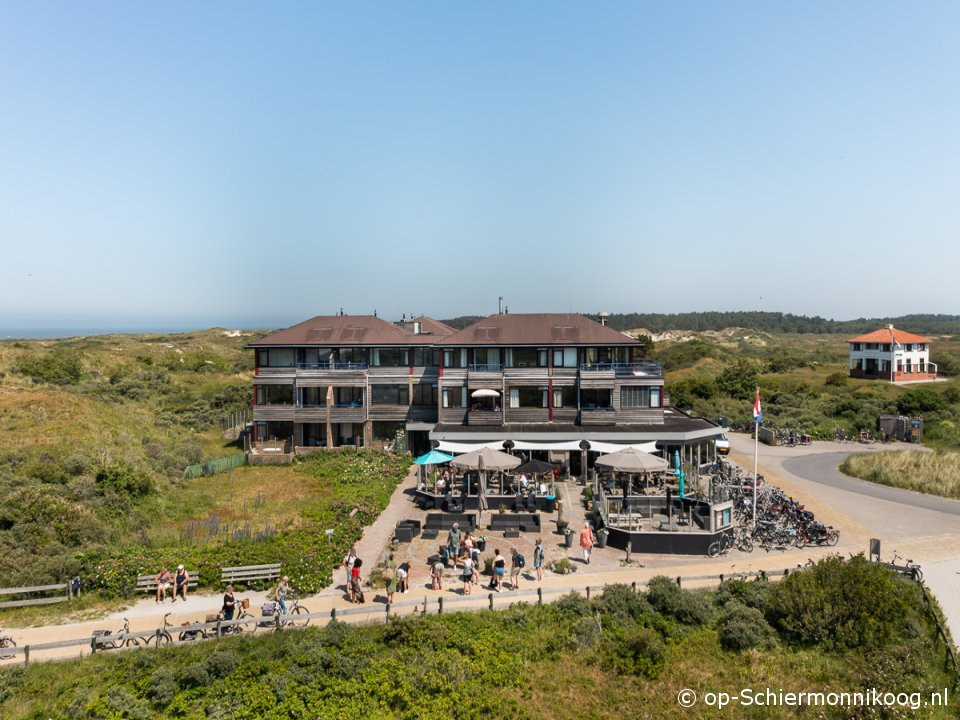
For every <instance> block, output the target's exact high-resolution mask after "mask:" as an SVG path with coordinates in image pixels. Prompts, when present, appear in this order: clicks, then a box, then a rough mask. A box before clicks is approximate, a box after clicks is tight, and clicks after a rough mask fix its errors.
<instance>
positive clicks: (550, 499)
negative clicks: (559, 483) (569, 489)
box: [543, 495, 557, 513]
mask: <svg viewBox="0 0 960 720" xmlns="http://www.w3.org/2000/svg"><path fill="white" fill-rule="evenodd" d="M556 509H557V496H556V495H547V506H546V507H545V508H544V509H543V511H544V512H548V513H552V512H553V511H554V510H556Z"/></svg>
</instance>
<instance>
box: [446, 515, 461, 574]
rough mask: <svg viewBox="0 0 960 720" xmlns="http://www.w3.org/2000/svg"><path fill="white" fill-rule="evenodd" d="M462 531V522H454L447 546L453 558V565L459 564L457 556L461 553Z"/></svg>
mask: <svg viewBox="0 0 960 720" xmlns="http://www.w3.org/2000/svg"><path fill="white" fill-rule="evenodd" d="M462 537H463V536H462V534H461V532H460V523H454V524H453V527H452V528H450V534H449V535H448V536H447V548H448V554H449V556H450V558H451V559H452V560H453V566H454V567H456V566H457V558H458V557H459V555H460V541H461V539H462Z"/></svg>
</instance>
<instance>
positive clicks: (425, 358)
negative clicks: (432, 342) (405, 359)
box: [413, 348, 442, 367]
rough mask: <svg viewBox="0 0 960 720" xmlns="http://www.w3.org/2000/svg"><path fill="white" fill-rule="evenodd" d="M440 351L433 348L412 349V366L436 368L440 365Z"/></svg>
mask: <svg viewBox="0 0 960 720" xmlns="http://www.w3.org/2000/svg"><path fill="white" fill-rule="evenodd" d="M441 352H442V351H441V350H434V349H433V348H414V349H413V366H414V367H436V366H437V365H439V364H440V354H441Z"/></svg>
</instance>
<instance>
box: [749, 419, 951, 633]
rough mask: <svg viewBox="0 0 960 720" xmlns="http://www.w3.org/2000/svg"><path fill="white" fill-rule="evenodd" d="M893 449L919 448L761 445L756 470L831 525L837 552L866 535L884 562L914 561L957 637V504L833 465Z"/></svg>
mask: <svg viewBox="0 0 960 720" xmlns="http://www.w3.org/2000/svg"><path fill="white" fill-rule="evenodd" d="M730 440H731V446H732V448H733V451H734V459H735V460H736V461H737V462H738V463H739V464H740V465H742V466H743V467H753V440H752V438H749V437H747V436H746V435H742V434H737V433H731V435H730ZM894 449H895V450H920V451H926V450H925V449H924V448H918V447H917V446H916V445H907V444H904V443H893V444H892V445H853V444H850V443H834V442H817V443H814V444H813V445H812V446H809V447H797V448H786V447H770V446H767V445H763V444H761V445H760V448H759V465H760V473H761V474H762V475H764V476H765V478H766V479H767V480H768V481H769V482H772V483H773V484H775V485H779V486H780V487H782V488H783V489H784V490H785V491H787V492H789V493H790V494H791V495H794V496H796V497H797V498H799V499H800V500H801V502H804V503H805V504H806V505H807V507H808V508H809V509H811V510H813V511H814V512H815V513H816V514H817V518H818V519H823V521H824V522H826V523H827V524H830V525H833V526H834V527H836V528H838V529H839V530H840V532H841V541H840V545H839V547H838V549H839V550H840V551H843V552H863V553H868V552H869V542H870V539H871V538H878V539H879V540H880V542H881V555H882V557H883V559H885V560H890V559H892V558H893V555H894V553H895V552H896V554H898V555H900V556H901V557H903V558H910V559H912V560H914V561H915V562H918V563H920V564H921V565H922V566H923V576H924V580H925V581H926V583H927V585H928V586H929V587H930V589H931V590H932V591H933V593H934V594H935V595H936V597H937V600H938V602H939V603H940V606H941V607H942V608H943V612H944V615H945V616H946V619H947V624H948V625H949V626H950V628H951V633H952V634H953V636H954V638H957V637H960V574H958V571H960V501H957V500H949V499H946V498H941V497H937V496H932V495H924V494H922V493H916V492H912V491H910V490H901V489H899V488H891V487H887V486H886V485H877V484H875V483H870V482H866V481H864V480H860V479H857V478H851V477H848V476H846V475H844V474H843V473H841V472H840V471H839V470H838V469H837V466H838V465H839V464H840V462H842V461H843V459H844V458H846V457H847V456H849V455H851V454H853V453H859V452H883V451H885V450H894ZM901 562H902V561H901Z"/></svg>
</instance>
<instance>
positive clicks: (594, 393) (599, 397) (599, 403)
mask: <svg viewBox="0 0 960 720" xmlns="http://www.w3.org/2000/svg"><path fill="white" fill-rule="evenodd" d="M612 393H613V391H612V390H601V389H595V388H586V389H581V390H580V407H581V408H582V409H583V410H608V409H610V408H611V407H613V403H612V402H611V394H612Z"/></svg>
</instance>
